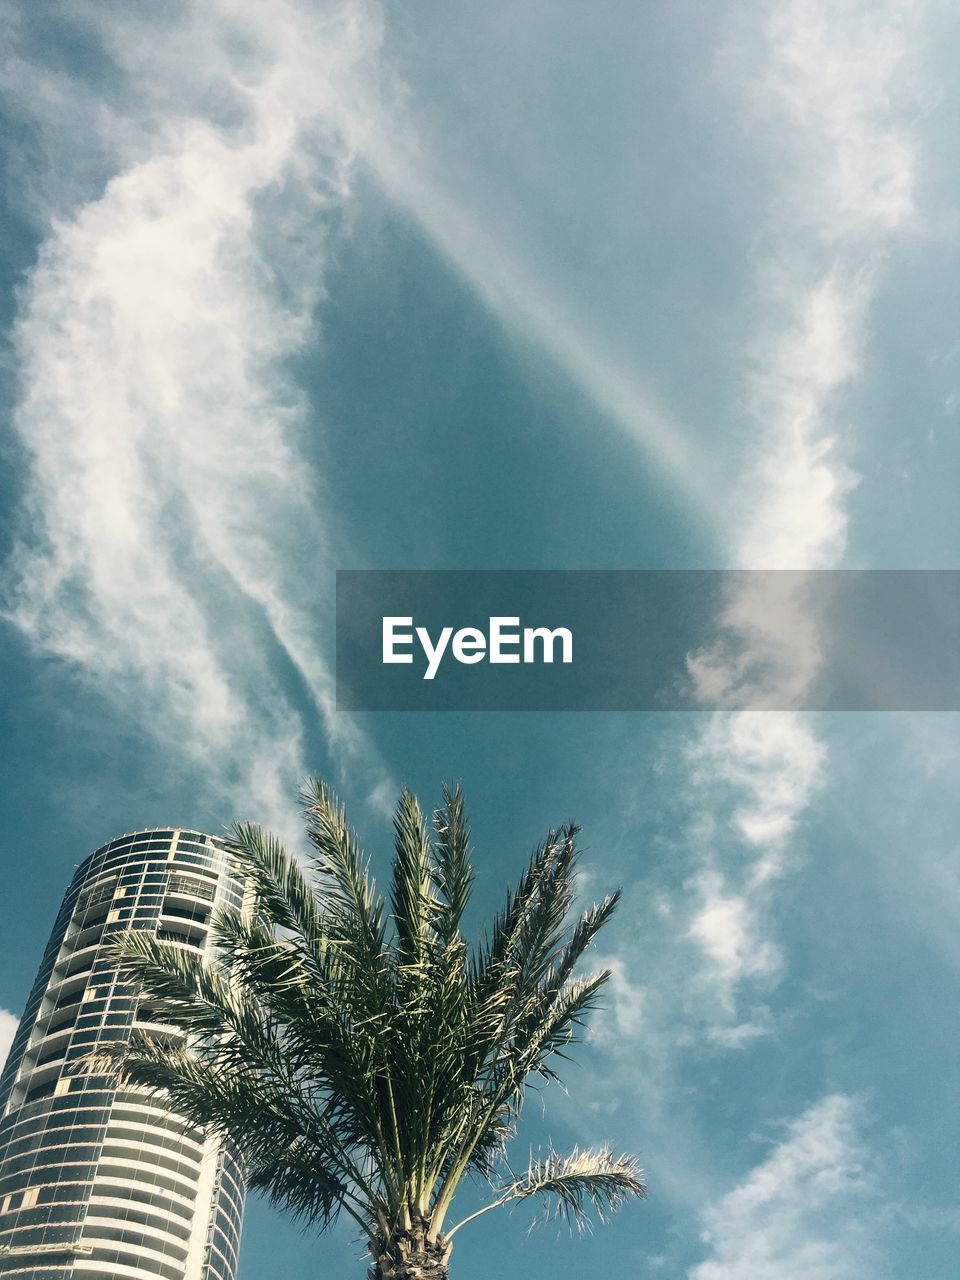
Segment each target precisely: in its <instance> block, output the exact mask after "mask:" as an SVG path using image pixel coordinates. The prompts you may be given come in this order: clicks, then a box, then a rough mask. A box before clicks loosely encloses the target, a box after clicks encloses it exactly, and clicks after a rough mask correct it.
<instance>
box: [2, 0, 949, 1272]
mask: <svg viewBox="0 0 960 1280" xmlns="http://www.w3.org/2000/svg"><path fill="white" fill-rule="evenodd" d="M2 9H3V17H4V20H5V26H7V27H8V28H9V29H10V30H11V32H12V39H11V50H10V54H9V56H8V58H7V59H6V60H5V62H4V64H3V68H2V71H0V91H2V95H3V99H4V104H5V124H4V126H3V133H2V137H0V142H2V148H3V160H4V166H5V174H4V177H5V181H4V184H3V188H4V191H5V197H4V206H3V249H4V253H3V263H2V282H3V294H2V297H3V306H4V311H3V315H4V321H5V326H6V335H7V342H6V344H5V347H4V354H3V360H2V364H0V374H2V393H3V394H2V401H3V409H4V416H5V420H6V422H7V423H8V424H9V426H10V430H9V431H8V432H7V433H5V436H4V440H5V443H4V446H3V450H2V454H0V494H2V497H3V503H2V508H0V510H2V517H0V531H2V553H3V557H4V566H5V567H4V571H3V572H4V578H3V582H4V596H5V601H6V604H5V623H4V627H3V651H2V661H3V688H4V695H5V696H4V704H3V715H4V734H5V739H6V742H7V744H8V745H7V750H6V751H5V752H4V753H3V763H2V769H3V775H4V776H3V781H4V784H5V785H4V788H3V794H4V797H5V799H4V800H3V802H2V803H3V810H2V819H3V824H2V829H3V830H4V833H5V841H4V846H3V849H2V855H0V856H2V857H3V859H4V870H5V883H6V884H7V885H9V887H10V893H9V896H8V897H7V898H6V899H5V901H4V904H3V929H2V931H0V947H2V959H0V1006H2V1007H3V1008H4V1009H5V1010H8V1011H12V1012H8V1013H3V1014H0V1030H2V1031H3V1033H4V1034H5V1035H6V1036H7V1037H9V1035H10V1034H11V1033H12V1028H13V1026H14V1025H15V1017H16V1015H17V1013H18V1011H19V1009H20V1008H21V1006H22V1004H23V1001H24V999H25V996H26V991H27V987H28V984H29V982H30V980H31V977H32V974H33V970H34V968H35V965H36V962H37V960H38V958H39V955H40V951H41V948H42V943H43V939H44V938H45V935H46V930H47V929H48V927H49V924H50V922H51V921H52V918H53V915H54V912H55V909H56V906H57V903H58V901H59V897H60V894H61V892H62V889H63V886H64V884H65V883H66V880H67V879H68V877H69V874H70V871H71V870H72V867H73V865H74V863H76V862H78V861H79V860H80V859H81V858H82V857H83V856H85V854H86V853H87V852H89V851H90V850H91V849H92V848H94V847H95V846H96V845H98V844H100V843H101V842H103V841H104V840H106V839H109V838H110V837H111V836H113V835H115V834H117V833H119V832H121V831H124V830H128V829H131V828H136V827H142V826H148V825H152V824H155V823H156V824H168V823H170V822H180V823H184V824H187V825H191V826H199V827H205V828H207V829H210V830H218V829H220V828H221V827H222V826H223V825H224V824H225V823H226V822H228V821H230V820H231V819H233V818H234V817H247V818H252V819H255V820H259V821H262V822H264V823H267V824H270V825H273V826H275V827H277V828H278V829H280V830H281V831H283V832H284V833H286V834H287V835H288V836H289V837H290V839H291V841H292V842H294V843H295V842H296V838H297V837H296V832H297V817H296V809H295V792H296V785H297V781H298V779H299V778H300V777H301V776H303V775H304V774H305V773H307V772H308V771H316V772H321V773H323V774H325V775H326V776H328V777H331V778H332V779H334V780H335V782H336V784H337V785H338V787H339V788H340V790H341V792H342V794H343V795H344V797H345V799H346V800H347V802H348V804H349V806H350V808H351V810H352V814H353V817H354V820H355V822H356V824H357V825H358V826H359V827H360V829H361V831H362V832H363V834H364V835H365V837H366V839H367V842H368V845H369V846H370V848H371V849H372V850H379V851H380V852H379V854H378V857H380V858H381V859H382V856H383V852H384V851H385V850H386V849H387V847H388V844H389V821H388V807H389V801H390V798H391V797H392V796H393V794H394V793H395V792H396V790H397V789H398V787H399V786H400V784H401V783H404V782H406V783H409V784H411V785H412V786H413V787H414V788H415V789H416V790H418V791H419V792H420V793H421V795H422V796H423V798H424V800H425V801H427V802H429V801H431V800H432V799H433V797H434V796H435V795H436V793H437V791H438V788H439V783H440V781H441V780H442V779H444V778H462V779H463V782H464V785H465V789H466V793H467V797H468V800H469V803H470V807H471V811H472V817H473V822H474V826H475V829H476V834H477V845H478V865H479V871H480V888H479V890H478V895H479V902H478V916H477V918H478V919H479V918H480V914H481V912H482V911H484V910H488V909H490V908H491V907H492V904H493V903H494V902H495V901H496V900H497V899H498V898H499V895H500V892H501V888H502V886H503V884H504V883H505V881H506V880H508V879H509V878H511V877H513V876H514V875H515V874H516V872H517V870H518V868H519V866H520V864H521V862H522V860H523V858H524V857H525V855H526V853H527V851H528V849H529V848H530V847H531V846H532V845H533V844H534V843H535V842H536V840H537V839H538V837H539V836H540V835H541V833H542V832H543V830H544V829H545V828H546V827H547V826H548V825H550V824H552V823H555V822H558V821H562V820H564V819H566V818H568V817H571V816H573V817H576V818H577V820H579V821H580V822H581V823H582V824H583V826H584V829H585V844H586V848H587V851H588V852H587V858H586V862H585V873H586V875H585V880H586V883H585V891H593V890H596V892H598V893H599V892H600V891H602V890H603V889H605V888H606V887H607V886H609V885H611V884H614V883H620V884H623V885H624V888H625V900H624V904H623V907H622V909H621V912H620V915H619V918H618V919H617V920H616V922H615V923H614V924H613V925H612V926H611V927H610V929H609V930H608V931H607V936H606V937H605V939H603V942H602V956H598V960H603V961H604V962H606V963H607V964H609V965H610V966H611V968H612V969H613V973H614V979H613V982H612V985H611V994H610V999H609V1001H608V1005H607V1008H606V1010H605V1011H604V1013H603V1014H602V1015H601V1016H599V1017H598V1018H597V1019H596V1020H595V1023H594V1027H593V1031H592V1034H591V1038H590V1041H589V1043H588V1044H587V1045H585V1046H584V1047H583V1050H582V1053H581V1055H580V1062H581V1065H580V1066H579V1067H578V1068H576V1069H573V1070H572V1071H571V1073H570V1077H569V1090H568V1093H567V1094H566V1095H564V1094H563V1093H561V1092H559V1091H553V1092H550V1093H547V1094H546V1095H545V1097H544V1099H543V1108H542V1109H541V1107H540V1106H539V1104H535V1105H534V1106H532V1107H531V1108H530V1114H529V1117H528V1120H527V1123H526V1126H525V1128H524V1131H523V1132H522V1133H521V1135H520V1139H519V1141H520V1145H521V1148H522V1149H523V1150H524V1151H525V1150H526V1148H527V1146H528V1145H529V1144H531V1143H536V1142H539V1141H541V1140H544V1139H546V1138H547V1137H551V1138H552V1139H553V1140H555V1141H556V1142H557V1143H562V1144H564V1143H565V1144H572V1143H575V1142H581V1143H597V1142H600V1141H603V1140H606V1139H609V1140H611V1141H613V1142H614V1143H615V1144H616V1145H618V1146H622V1147H623V1148H624V1149H627V1150H631V1151H637V1152H639V1153H640V1155H641V1158H642V1160H643V1162H644V1164H645V1167H646V1168H647V1171H648V1178H649V1182H650V1188H651V1195H650V1200H649V1201H648V1202H647V1203H646V1204H645V1205H642V1206H639V1207H631V1208H630V1209H628V1210H626V1211H625V1212H624V1213H622V1214H621V1215H620V1217H619V1218H618V1219H616V1221H615V1222H614V1223H613V1224H612V1225H611V1226H609V1227H605V1228H603V1229H602V1230H600V1231H598V1232H597V1234H596V1235H595V1236H594V1237H592V1238H590V1239H587V1240H583V1241H574V1242H573V1243H571V1242H570V1241H569V1240H568V1239H567V1238H566V1237H565V1236H563V1235H558V1234H557V1232H556V1231H555V1230H554V1229H553V1228H548V1229H547V1230H546V1231H542V1232H540V1233H538V1234H535V1235H529V1234H528V1232H527V1228H528V1217H527V1216H526V1215H525V1214H524V1213H523V1212H520V1211H518V1212H516V1213H515V1214H513V1215H512V1216H508V1217H506V1218H504V1219H503V1220H502V1221H499V1222H497V1221H495V1220H494V1218H493V1216H492V1215H491V1216H490V1217H486V1218H484V1219H482V1220H481V1221H480V1222H478V1223H477V1224H476V1227H475V1229H471V1230H472V1235H471V1233H469V1232H466V1231H465V1232H464V1233H463V1235H462V1236H461V1237H460V1240H459V1244H458V1248H457V1253H456V1255H455V1259H456V1274H457V1275H459V1276H461V1277H463V1280H472V1278H473V1277H479V1276H480V1275H481V1274H482V1275H487V1274H489V1271H490V1265H491V1262H492V1263H493V1269H494V1270H495V1271H496V1273H497V1274H498V1275H503V1276H505V1277H512V1276H520V1275H523V1276H528V1275H529V1276H536V1275H540V1274H542V1275H551V1274H555V1273H556V1271H557V1270H558V1269H561V1270H563V1271H564V1272H565V1273H567V1274H581V1273H583V1272H585V1271H587V1270H588V1269H590V1270H592V1271H595V1272H596V1273H597V1274H617V1273H620V1272H623V1271H630V1272H632V1271H634V1270H635V1271H636V1272H637V1274H643V1275H649V1276H651V1277H664V1280H743V1278H744V1277H757V1278H758V1280H870V1278H872V1277H876V1276H884V1277H891V1278H892V1280H899V1278H900V1277H902V1278H903V1280H907V1278H908V1277H909V1278H910V1280H913V1278H914V1277H917V1276H922V1277H924V1280H928V1278H929V1280H948V1278H950V1277H953V1276H955V1274H956V1262H955V1259H956V1256H957V1253H958V1248H960V1241H958V1239H957V1236H958V1231H960V1209H958V1207H957V1203H956V1199H955V1191H954V1188H955V1185H956V1180H957V1173H958V1172H960V1170H958V1168H957V1156H956V1150H957V1142H956V1138H957V1132H956V1103H955V1099H956V1096H957V1087H958V1084H960V1079H958V1066H957V1059H956V1052H955V1048H954V1044H953V1042H954V1041H955V1039H956V1014H955V1010H956V998H957V989H956V988H957V978H956V974H957V961H958V959H960V944H958V942H957V932H956V919H957V910H958V907H960V871H958V862H957V848H956V831H957V816H958V814H957V804H956V793H957V781H958V775H960V747H958V735H957V729H958V725H957V717H956V716H952V715H947V714H945V713H944V714H937V715H927V716H919V715H912V716H908V715H893V714H887V715H876V716H865V715H864V716H852V715H847V716H844V715H839V714H835V715H821V716H814V715H802V714H790V713H782V714H781V713H777V714H773V713H754V714H752V715H748V714H740V715H729V716H712V715H711V716H707V715H704V716H702V717H700V716H697V715H689V714H683V715H674V716H671V715H614V716H599V715H596V716H595V715H584V714H580V715H573V714H569V715H564V714H560V713H555V714H549V715H547V714H544V715H533V714H499V715H492V714H491V715H472V716H471V715H456V714H452V713H450V714H445V715H437V716H432V715H424V714H421V715H417V714H399V713H395V714H383V715H373V714H368V715H358V716H356V717H354V718H352V719H348V718H347V717H345V716H344V715H342V714H340V715H338V714H337V712H336V710H335V707H334V702H333V692H332V690H333V682H332V661H333V647H332V631H331V628H332V616H331V613H332V600H333V591H332V587H333V576H332V575H333V571H334V570H335V569H336V568H337V567H352V568H363V567H377V568H433V567H440V568H538V567H544V568H581V567H596V568H634V567H635V568H646V567H664V568H684V567H694V566H703V567H725V566H737V567H750V568H804V569H807V568H811V569H813V568H816V569H820V568H832V567H868V568H889V567H918V568H939V567H956V563H957V529H956V515H955V507H956V501H955V491H956V477H957V475H958V467H960V429H958V427H960V302H958V297H960V294H958V291H957V288H956V280H957V271H958V266H960V252H958V249H960V221H958V217H957V199H956V197H957V191H956V174H957V172H958V170H960V164H958V161H960V155H958V150H960V143H958V139H957V134H956V130H955V129H953V128H951V122H952V121H953V120H955V119H956V118H957V114H958V105H960V104H958V102H957V93H958V90H957V85H956V77H955V74H954V69H955V64H956V55H957V50H958V38H960V30H958V21H957V15H956V13H955V12H951V11H950V6H948V5H946V4H943V3H940V2H939V0H926V2H921V0H898V2H897V3H886V0H881V3H880V4H876V3H875V4H871V5H869V6H867V5H865V4H858V3H854V2H853V0H772V2H770V3H756V2H755V0H745V2H744V3H738V4H728V3H725V2H721V3H717V4H715V5H710V6H708V7H705V6H703V5H699V4H693V3H690V2H688V0H682V2H681V3H678V4H674V5H671V6H660V7H655V6H647V5H636V4H628V3H613V2H612V0H600V2H599V3H597V4H594V5H591V6H572V5H566V6H557V5H556V4H547V3H545V2H542V0H525V2H524V3H522V4H520V3H516V2H513V3H510V2H509V0H492V2H491V3H490V4H488V5H484V6H482V10H481V7H478V6H475V5H465V4H461V3H458V2H457V0H454V3H451V4H448V5H446V6H444V7H443V9H442V10H441V9H439V8H438V7H436V6H423V5H409V4H403V3H400V4H394V5H391V6H384V7H382V8H381V7H379V6H378V5H376V4H373V3H370V4H366V3H353V2H347V3H343V4H330V5H328V4H325V3H310V4H307V3H305V2H303V3H294V2H292V0H276V2H275V3H274V4H272V5H270V6H269V7H268V6H264V5H260V4H255V3H252V0H209V2H208V3H204V4H196V5H191V4H188V3H179V2H173V0H171V2H169V3H163V4H157V5H151V6H129V5H126V4H122V3H119V2H110V0H107V2H106V3H104V2H103V0H100V2H99V3H96V4H94V3H92V2H88V0H71V2H70V3H69V4H67V3H59V4H58V3H52V4H48V5H43V6H30V5H26V4H19V5H18V4H12V3H4V4H3V6H2ZM705 10H706V11H705ZM751 605H752V601H751V600H750V598H749V596H747V595H746V594H744V595H742V596H741V597H740V598H734V599H731V600H730V602H729V607H728V610H727V612H726V614H725V615H724V616H722V617H720V618H718V619H717V627H718V632H719V629H720V628H726V629H727V630H728V631H729V629H730V628H733V630H734V632H735V633H738V634H739V635H740V636H741V638H742V639H743V641H744V643H746V644H749V645H750V646H759V647H760V649H761V651H762V652H764V653H767V654H769V655H772V656H773V658H774V659H775V661H776V663H777V664H778V670H779V671H780V673H781V674H782V675H783V677H784V678H785V679H787V680H788V681H790V682H791V687H792V688H794V689H795V690H796V691H798V692H801V693H802V690H803V688H805V687H806V685H807V682H809V681H810V680H812V679H813V678H814V677H815V674H816V669H817V660H818V642H817V640H818V638H817V634H816V631H815V629H814V628H811V627H810V626H809V625H807V624H806V622H805V620H804V619H803V617H802V615H801V614H800V613H799V611H796V610H794V611H791V609H790V608H789V607H785V609H784V611H783V613H782V615H781V616H780V618H779V620H778V621H777V622H776V623H774V622H773V621H772V620H770V619H769V618H766V617H762V616H757V614H756V611H755V610H754V611H751ZM785 605H786V606H789V605H790V601H786V602H785ZM784 620H786V621H784ZM703 639H704V653H705V654H706V662H705V666H704V668H703V670H702V673H701V674H702V678H703V679H704V680H707V681H710V682H712V683H711V684H710V686H709V687H711V688H716V687H717V682H719V683H720V687H723V685H724V682H728V681H730V680H735V679H736V671H735V670H732V669H731V668H730V665H729V662H730V660H729V658H728V656H727V655H726V653H725V652H724V651H723V650H722V649H713V648H711V645H712V641H713V640H714V639H715V637H714V636H712V635H709V634H707V635H705V636H704V638H703ZM380 865H381V866H382V865H383V863H382V861H381V862H380ZM268 1268H269V1269H270V1270H271V1271H274V1272H276V1271H281V1270H282V1271H283V1273H284V1274H285V1275H287V1276H289V1277H290V1278H291V1280H300V1277H303V1278H304V1280H306V1277H308V1276H311V1277H312V1276H314V1275H317V1274H321V1275H322V1274H325V1273H326V1272H327V1271H329V1273H330V1274H338V1275H339V1274H344V1275H347V1274H357V1275H359V1274H362V1269H363V1268H362V1265H361V1263H360V1262H359V1261H358V1248H357V1246H356V1244H355V1242H354V1241H352V1240H351V1238H350V1235H349V1233H348V1232H346V1231H343V1232H334V1233H333V1234H331V1235H330V1236H329V1237H328V1238H325V1239H322V1240H315V1239H313V1238H311V1237H305V1236H303V1235H301V1234H300V1233H299V1232H298V1231H296V1230H294V1229H293V1228H292V1227H290V1226H289V1225H287V1224H284V1223H282V1222H281V1221H280V1220H278V1219H277V1218H276V1217H275V1215H273V1214H272V1212H271V1211H270V1210H268V1209H267V1208H265V1207H263V1206H254V1207H253V1208H252V1209H251V1213H250V1216H249V1222H248V1228H247V1231H246V1239H245V1245H244V1256H243V1261H242V1265H241V1277H242V1280H256V1277H258V1276H261V1275H263V1274H265V1272H266V1271H267V1269H268ZM351 1268H352V1271H351Z"/></svg>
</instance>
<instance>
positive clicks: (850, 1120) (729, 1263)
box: [688, 1094, 878, 1280]
mask: <svg viewBox="0 0 960 1280" xmlns="http://www.w3.org/2000/svg"><path fill="white" fill-rule="evenodd" d="M860 1127H861V1125H860V1115H859V1107H858V1103H857V1102H856V1100H855V1099H852V1098H850V1097H849V1096H847V1095H844V1094H831V1095H829V1096H828V1097H826V1098H823V1099H822V1100H821V1101H820V1102H818V1103H816V1104H815V1105H814V1106H812V1107H810V1109H809V1110H807V1111H805V1112H804V1113H803V1115H801V1116H800V1117H799V1119H796V1120H794V1121H792V1122H791V1123H790V1124H789V1125H788V1126H787V1131H786V1136H785V1137H784V1138H783V1139H782V1140H781V1141H780V1142H779V1143H778V1144H777V1145H776V1146H775V1147H774V1149H773V1150H772V1151H771V1152H770V1154H769V1155H768V1156H767V1157H766V1159H765V1160H763V1161H762V1162H761V1163H760V1164H758V1165H757V1166H756V1167H755V1168H754V1169H752V1170H751V1172H750V1173H749V1174H747V1176H746V1177H745V1178H744V1179H743V1181H742V1182H740V1183H739V1184H738V1185H737V1186H736V1187H734V1188H733V1190H731V1191H728V1192H727V1193H726V1195H724V1196H722V1197H721V1198H720V1199H719V1200H718V1201H717V1202H716V1203H714V1204H712V1205H710V1206H709V1207H708V1208H707V1210H706V1211H705V1212H704V1214H703V1218H702V1223H703V1232H702V1239H703V1242H704V1243H705V1244H706V1245H707V1247H708V1249H709V1254H708V1256H707V1257H706V1258H705V1259H704V1260H703V1261H702V1262H699V1263H697V1265H696V1266H694V1267H693V1268H691V1270H690V1271H689V1272H688V1276H689V1278H690V1280H744V1277H746V1276H751V1277H757V1280H760V1277H762V1280H861V1278H863V1280H866V1278H867V1277H873V1276H875V1275H877V1274H878V1272H877V1256H876V1251H875V1246H874V1241H873V1240H872V1239H871V1235H872V1230H871V1225H870V1221H869V1215H868V1214H867V1212H866V1210H867V1209H868V1208H869V1207H870V1205H871V1198H872V1196H873V1194H874V1193H875V1174H874V1173H873V1171H872V1170H871V1168H870V1163H869V1153H868V1151H867V1149H866V1147H865V1144H864V1142H863V1139H862V1136H861V1133H860Z"/></svg>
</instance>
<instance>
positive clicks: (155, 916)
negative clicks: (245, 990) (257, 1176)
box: [0, 829, 244, 1280]
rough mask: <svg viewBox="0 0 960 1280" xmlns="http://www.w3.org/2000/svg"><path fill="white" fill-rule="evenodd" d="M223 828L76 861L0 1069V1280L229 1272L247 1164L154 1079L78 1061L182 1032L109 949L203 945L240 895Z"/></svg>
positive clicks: (121, 844) (199, 1276)
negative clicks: (149, 936) (126, 934)
mask: <svg viewBox="0 0 960 1280" xmlns="http://www.w3.org/2000/svg"><path fill="white" fill-rule="evenodd" d="M241 901H242V890H241V887H240V885H239V884H238V883H237V882H236V880H235V879H233V878H232V877H231V875H230V874H229V871H228V868H227V864H226V858H225V854H224V852H223V849H222V847H221V846H220V845H219V843H218V841H217V840H215V839H213V838H212V837H210V836H206V835H202V834H200V833H199V832H196V831H186V830H181V829H166V830H150V831H138V832H135V833H134V834H132V835H125V836H121V837H120V838H119V839H117V840H111V842H110V843H109V844H106V845H104V846H103V847H102V848H100V849H97V850H96V852H95V853H93V854H91V855H90V857H89V858H87V860H86V861H85V862H83V863H81V865H80V866H79V867H78V868H77V871H76V874H75V875H74V877H73V880H72V882H71V884H70V887H69V889H68V890H67V893H66V896H65V897H64V900H63V905H62V906H61V908H60V913H59V915H58V916H57V920H56V923H55V925H54V927H53V933H52V934H51V937H50V941H49V943H48V944H47V949H46V951H45V952H44V954H43V960H42V961H41V964H40V971H39V973H38V974H37V979H36V982H35V983H34V986H33V990H32V991H31V993H30V998H29V1000H28V1002H27V1007H26V1010H25V1012H24V1015H23V1019H22V1021H21V1023H20V1027H19V1030H18V1032H17V1035H16V1038H15V1040H14V1042H13V1047H12V1049H11V1051H10V1056H9V1059H8V1061H7V1065H6V1069H5V1070H4V1072H3V1075H2V1076H0V1277H2V1278H3V1280H6V1277H13V1276H19V1277H23V1278H24V1280H25V1278H26V1277H31V1280H121V1277H131V1278H135V1280H157V1277H160V1278H161V1280H233V1278H234V1276H235V1273H236V1266H237V1250H238V1247H239V1243H240V1227H241V1219H242V1214H243V1197H244V1186H243V1175H242V1170H241V1165H240V1161H239V1160H238V1158H237V1154H236V1152H235V1151H234V1150H233V1149H232V1144H231V1143H229V1142H226V1141H223V1140H222V1139H220V1138H218V1137H217V1136H216V1135H213V1134H203V1133H200V1132H198V1131H197V1130H196V1129H194V1128H192V1127H191V1126H190V1125H189V1124H188V1123H186V1121H184V1120H183V1119H182V1118H181V1117H179V1116H177V1115H176V1114H175V1113H173V1112H172V1111H170V1110H169V1109H168V1108H167V1107H165V1106H164V1104H163V1101H162V1100H161V1099H159V1098H157V1097H156V1096H155V1095H151V1094H150V1093H149V1092H145V1091H142V1090H138V1089H133V1088H129V1087H122V1088H118V1087H117V1086H116V1082H115V1081H113V1080H111V1078H110V1077H108V1076H89V1075H83V1074H75V1072H76V1065H77V1060H78V1059H80V1058H82V1057H84V1055H86V1054H89V1053H90V1051H91V1050H93V1049H96V1047H97V1046H98V1045H104V1044H106V1043H115V1042H116V1041H118V1040H121V1041H122V1040H124V1039H126V1038H127V1037H128V1036H129V1035H130V1034H131V1032H132V1031H133V1029H134V1028H148V1029H149V1033H150V1034H151V1035H153V1036H161V1037H169V1038H170V1039H176V1038H178V1037H179V1035H180V1033H179V1032H178V1031H177V1030H176V1029H175V1028H173V1027H170V1026H165V1025H163V1024H161V1023H159V1022H158V1021H157V1018H156V1016H155V1014H154V1013H153V1012H152V1011H151V1010H150V1009H149V1008H148V1007H145V1006H144V1005H143V1003H142V1002H139V1001H138V1000H137V999H136V998H135V996H134V994H133V993H132V992H131V990H130V988H129V987H128V986H126V985H125V984H124V983H123V982H121V981H120V979H119V978H118V975H117V967H116V965H115V963H114V961H113V960H112V959H111V957H110V955H109V952H108V945H109V943H110V940H111V938H113V937H114V936H115V935H116V934H117V933H118V932H121V931H123V930H125V929H131V928H132V929H144V930H150V931H153V932H155V933H156V935H157V937H159V938H164V939H167V940H169V941H170V942H173V943H176V944H177V945H178V946H182V947H186V948H189V949H190V950H191V951H194V952H196V953H197V954H203V953H204V952H205V950H206V949H207V947H208V932H209V930H208V924H209V920H210V915H211V912H212V911H213V910H214V908H216V907H220V906H224V905H226V906H234V907H236V906H239V905H240V904H241Z"/></svg>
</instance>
